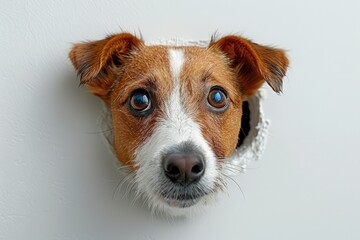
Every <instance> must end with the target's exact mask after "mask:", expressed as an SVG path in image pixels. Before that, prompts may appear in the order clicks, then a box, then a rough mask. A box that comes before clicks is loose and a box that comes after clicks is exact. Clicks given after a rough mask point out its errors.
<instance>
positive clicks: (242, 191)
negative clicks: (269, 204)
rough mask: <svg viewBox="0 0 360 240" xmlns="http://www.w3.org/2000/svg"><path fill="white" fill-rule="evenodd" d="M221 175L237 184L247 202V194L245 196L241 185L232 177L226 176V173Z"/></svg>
mask: <svg viewBox="0 0 360 240" xmlns="http://www.w3.org/2000/svg"><path fill="white" fill-rule="evenodd" d="M221 174H222V175H223V176H224V177H226V178H228V179H230V180H231V181H233V182H234V183H235V184H236V186H237V187H238V188H239V190H240V192H241V194H242V196H243V198H244V199H245V200H246V198H245V194H244V192H243V190H242V189H241V187H240V185H239V184H238V183H237V182H236V181H235V180H234V179H233V178H232V177H230V176H228V175H226V174H224V173H221Z"/></svg>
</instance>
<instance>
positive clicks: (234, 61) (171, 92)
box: [69, 33, 289, 215]
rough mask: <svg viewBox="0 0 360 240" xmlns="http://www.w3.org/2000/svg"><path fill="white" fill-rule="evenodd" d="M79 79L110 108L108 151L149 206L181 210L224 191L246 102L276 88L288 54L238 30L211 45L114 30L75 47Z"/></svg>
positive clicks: (182, 212)
mask: <svg viewBox="0 0 360 240" xmlns="http://www.w3.org/2000/svg"><path fill="white" fill-rule="evenodd" d="M69 58H70V60H71V62H72V64H73V65H74V67H75V69H76V70H77V73H78V75H79V78H80V82H81V84H83V85H85V86H86V87H87V88H88V90H89V91H90V92H91V93H92V94H94V95H96V96H98V97H100V98H101V100H102V101H104V103H105V104H106V105H107V107H108V108H109V109H110V111H111V115H112V124H113V131H114V139H113V140H114V149H115V152H116V156H117V158H118V159H119V161H120V163H121V164H122V165H124V166H127V168H128V169H129V171H130V172H131V173H133V174H134V176H135V177H134V181H135V182H136V186H137V190H136V191H137V194H138V195H141V196H143V199H144V200H145V201H147V202H148V203H149V206H150V208H151V209H155V210H160V211H163V212H166V213H169V215H186V214H188V213H189V212H191V211H193V210H194V209H196V208H199V207H201V206H205V205H207V204H208V202H209V201H210V200H212V199H213V198H214V196H216V195H217V193H219V192H221V191H222V190H224V186H225V184H224V182H226V181H225V179H224V171H225V170H224V169H225V166H226V164H227V160H228V159H229V157H231V155H232V154H233V152H234V151H235V149H236V146H237V144H238V141H239V139H238V136H239V132H240V129H241V116H242V104H243V102H244V101H246V100H247V99H248V98H249V97H251V96H252V95H254V94H255V93H256V92H257V90H258V89H259V88H260V87H261V86H262V85H263V83H265V82H266V83H267V84H268V85H269V86H270V87H271V88H272V89H273V90H274V91H275V92H277V93H280V92H281V90H282V79H283V77H284V76H285V74H286V71H287V68H288V64H289V61H288V58H287V56H286V53H285V51H284V50H282V49H279V48H274V47H269V46H264V45H260V44H256V43H254V42H252V41H251V40H248V39H246V38H243V37H241V36H236V35H228V36H224V37H221V38H216V37H212V38H211V40H210V41H209V45H208V46H207V47H196V46H184V47H174V46H164V45H155V46H147V45H145V43H144V42H143V40H142V39H139V38H138V37H136V36H134V35H132V34H130V33H120V34H116V35H111V36H108V37H107V38H105V39H102V40H98V41H89V42H83V43H79V44H75V45H74V46H73V47H72V49H71V51H70V53H69Z"/></svg>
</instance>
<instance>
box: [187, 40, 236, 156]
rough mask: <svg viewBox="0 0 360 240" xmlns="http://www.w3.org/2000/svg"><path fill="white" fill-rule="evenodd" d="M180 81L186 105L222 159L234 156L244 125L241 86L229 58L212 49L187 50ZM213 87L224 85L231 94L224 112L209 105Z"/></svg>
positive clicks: (193, 48) (191, 48)
mask: <svg viewBox="0 0 360 240" xmlns="http://www.w3.org/2000/svg"><path fill="white" fill-rule="evenodd" d="M181 80H182V82H183V86H184V87H185V88H186V93H184V91H183V93H182V94H183V99H184V104H185V108H186V109H187V112H189V113H190V115H193V116H194V117H195V119H194V120H195V121H196V122H198V123H199V124H200V126H201V130H202V133H203V135H204V138H205V139H206V141H207V142H208V143H209V145H210V146H211V148H212V149H213V151H214V153H215V155H216V156H217V157H218V158H219V159H223V158H225V157H228V156H229V155H231V154H232V153H233V151H234V149H235V147H236V144H237V140H238V133H239V130H240V125H241V111H242V108H241V104H242V98H241V94H240V91H239V90H240V86H239V83H238V82H237V81H236V77H235V75H234V74H233V73H232V72H231V71H229V68H228V65H227V60H226V59H225V58H224V57H223V56H222V55H221V54H219V53H218V52H216V51H212V50H211V49H206V48H198V47H190V48H186V49H185V63H184V65H183V68H182V74H181ZM214 86H220V87H222V88H223V89H224V90H225V91H226V92H227V95H228V97H229V106H228V108H227V109H226V110H225V111H224V112H214V111H213V110H211V108H210V107H209V105H208V104H207V96H208V93H209V91H210V89H211V88H212V87H214Z"/></svg>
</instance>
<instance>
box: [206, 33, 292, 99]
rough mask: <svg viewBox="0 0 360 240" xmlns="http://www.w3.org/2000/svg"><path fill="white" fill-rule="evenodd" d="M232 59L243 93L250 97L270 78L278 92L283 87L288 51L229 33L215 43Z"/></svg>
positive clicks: (211, 46) (213, 46) (215, 45)
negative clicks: (286, 53) (229, 34)
mask: <svg viewBox="0 0 360 240" xmlns="http://www.w3.org/2000/svg"><path fill="white" fill-rule="evenodd" d="M209 47H210V48H217V49H218V50H220V51H221V52H223V53H224V54H225V55H226V57H227V58H228V59H229V60H230V65H231V67H232V69H233V70H234V71H235V74H236V76H237V78H238V81H239V83H240V87H241V90H242V93H243V94H244V95H245V96H246V97H249V96H251V95H253V94H255V92H256V91H257V90H258V89H259V88H260V87H261V85H262V84H263V83H264V81H266V82H267V83H268V84H269V85H270V87H271V88H272V89H273V90H274V91H275V92H277V93H279V92H281V90H282V78H283V77H284V76H285V73H286V69H287V67H288V64H289V60H288V59H287V57H286V55H285V52H284V51H283V50H281V49H278V48H272V47H268V46H262V45H259V44H256V43H253V42H251V41H250V40H247V39H245V38H242V37H238V36H226V37H223V38H221V39H219V40H217V41H215V42H212V43H211V44H210V46H209Z"/></svg>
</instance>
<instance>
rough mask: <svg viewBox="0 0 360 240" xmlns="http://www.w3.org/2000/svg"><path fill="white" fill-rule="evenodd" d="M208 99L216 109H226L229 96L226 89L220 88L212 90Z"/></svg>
mask: <svg viewBox="0 0 360 240" xmlns="http://www.w3.org/2000/svg"><path fill="white" fill-rule="evenodd" d="M207 101H208V103H209V104H210V106H211V107H213V108H215V109H216V110H225V109H226V108H227V106H228V97H227V95H226V93H225V91H224V90H222V89H220V88H213V89H212V90H210V92H209V95H208V97H207Z"/></svg>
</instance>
